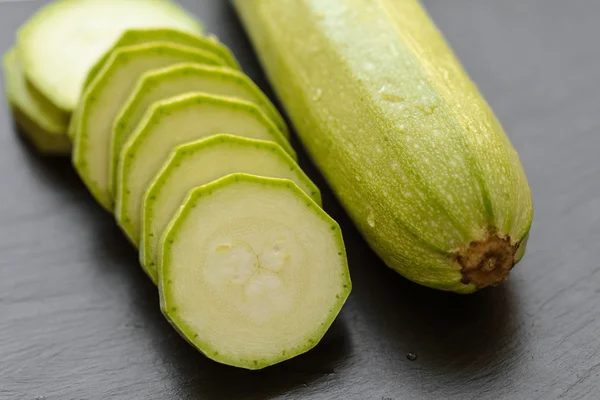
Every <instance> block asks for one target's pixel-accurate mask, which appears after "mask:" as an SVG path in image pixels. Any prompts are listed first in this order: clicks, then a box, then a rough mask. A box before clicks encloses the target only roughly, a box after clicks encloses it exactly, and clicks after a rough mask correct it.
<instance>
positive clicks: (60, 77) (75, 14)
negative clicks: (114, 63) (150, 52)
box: [17, 0, 203, 113]
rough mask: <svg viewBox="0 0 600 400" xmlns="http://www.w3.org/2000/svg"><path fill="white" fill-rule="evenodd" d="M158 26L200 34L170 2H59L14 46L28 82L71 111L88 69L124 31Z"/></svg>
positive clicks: (30, 24) (33, 20) (30, 22)
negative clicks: (75, 38) (16, 48)
mask: <svg viewBox="0 0 600 400" xmlns="http://www.w3.org/2000/svg"><path fill="white" fill-rule="evenodd" d="M157 26H160V27H169V28H176V29H178V30H184V31H187V32H191V33H196V34H200V33H202V31H203V28H202V25H201V24H200V22H199V21H198V20H196V19H195V18H194V17H192V16H191V15H190V14H188V13H186V12H185V11H184V10H183V9H181V8H180V7H179V6H178V5H177V4H176V3H174V2H171V1H162V0H161V1H147V0H59V1H53V2H51V3H49V4H47V5H46V6H44V7H42V8H41V9H40V10H39V11H38V12H37V13H36V14H35V15H34V16H33V17H31V18H30V19H29V20H28V21H27V22H26V23H25V24H23V26H21V28H20V29H19V31H18V32H17V47H18V49H19V52H20V56H21V60H22V62H23V68H24V71H25V74H26V76H27V79H28V80H29V81H30V82H32V84H33V86H35V87H36V88H37V89H39V91H40V93H42V94H43V95H44V96H45V97H46V98H47V99H48V101H49V102H50V103H52V104H55V105H56V106H57V107H58V108H60V109H61V110H63V111H65V112H67V113H71V112H72V111H73V110H74V108H75V107H76V105H77V103H78V101H79V98H80V95H81V90H82V86H83V82H84V81H85V77H86V75H87V73H88V71H89V69H90V68H91V67H92V65H93V64H94V63H95V62H96V61H97V60H98V58H100V57H101V56H102V55H103V54H104V53H105V52H106V51H107V50H108V49H109V48H110V46H111V45H113V44H114V42H115V41H116V40H117V38H118V37H119V36H120V35H121V34H122V32H123V31H124V30H126V29H128V28H151V27H157ZM75 36H76V37H77V40H74V37H75ZM65 43H69V45H68V46H66V45H65Z"/></svg>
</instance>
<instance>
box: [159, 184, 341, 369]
mask: <svg viewBox="0 0 600 400" xmlns="http://www.w3.org/2000/svg"><path fill="white" fill-rule="evenodd" d="M225 189H227V190H225ZM225 189H224V190H222V191H221V192H217V193H214V194H213V195H211V196H209V197H208V198H206V199H201V200H200V201H199V202H198V204H197V205H196V207H195V208H193V209H192V210H191V211H190V212H189V214H188V215H187V217H186V220H185V221H184V222H183V224H182V225H181V227H180V228H179V230H178V232H177V235H176V238H175V240H174V243H173V245H172V247H171V249H170V250H168V251H167V253H166V257H165V259H166V260H167V259H168V261H167V265H166V266H165V269H164V270H163V271H164V275H165V276H163V278H162V282H166V281H170V282H171V283H170V284H169V287H168V289H167V293H166V294H165V296H166V299H167V301H166V304H167V308H169V307H176V321H179V322H180V323H182V324H184V325H185V326H187V327H188V328H187V329H188V334H191V333H195V334H198V337H197V338H196V339H193V340H195V341H196V342H197V343H200V347H202V350H203V351H205V352H206V353H208V354H209V355H211V352H212V353H214V352H217V351H218V353H219V354H220V356H222V357H226V358H229V359H237V360H256V359H259V360H260V359H274V358H278V357H281V356H282V354H286V353H287V354H290V353H293V352H294V351H296V350H297V349H299V348H304V347H305V346H307V345H308V344H309V343H311V341H312V343H316V341H318V340H319V339H320V337H321V336H322V335H323V334H324V332H325V331H326V325H327V323H328V322H330V319H331V318H332V314H333V315H335V313H336V312H337V311H338V310H336V309H335V308H336V304H339V299H340V298H342V297H343V296H344V294H343V293H344V291H345V289H344V288H343V285H344V283H345V281H344V279H345V278H344V277H343V271H344V268H345V267H344V266H343V260H342V256H341V255H340V254H341V253H340V252H341V251H342V250H341V249H340V248H339V244H338V242H337V241H336V238H335V236H334V234H333V233H332V230H331V226H330V225H329V224H328V223H326V222H325V221H324V220H322V219H321V218H320V217H319V216H318V215H317V214H316V213H315V212H314V210H312V209H311V208H310V207H308V206H307V204H306V202H305V199H303V198H300V196H297V195H296V194H295V193H292V192H288V191H285V190H282V189H281V188H279V189H273V188H269V187H261V186H258V187H256V185H254V186H252V185H251V184H249V183H240V184H239V185H232V187H231V188H229V187H228V188H225ZM332 310H333V311H332ZM183 330H184V331H186V328H184V329H183ZM284 358H285V356H284Z"/></svg>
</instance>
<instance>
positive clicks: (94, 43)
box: [4, 0, 351, 369]
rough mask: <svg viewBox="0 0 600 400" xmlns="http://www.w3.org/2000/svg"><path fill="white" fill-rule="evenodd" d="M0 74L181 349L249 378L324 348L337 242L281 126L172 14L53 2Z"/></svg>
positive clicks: (197, 27)
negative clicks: (130, 256) (126, 248)
mask: <svg viewBox="0 0 600 400" xmlns="http://www.w3.org/2000/svg"><path fill="white" fill-rule="evenodd" d="M4 66H5V74H6V82H7V84H6V89H7V97H8V99H9V102H10V104H11V106H12V109H13V113H14V116H15V120H16V122H17V124H18V125H19V127H20V131H21V132H23V133H24V134H25V135H26V136H27V138H28V139H29V140H30V141H31V142H32V143H33V145H34V146H35V147H36V148H37V149H38V150H39V151H41V152H44V153H49V154H71V156H72V160H73V165H74V166H75V168H76V170H77V172H78V174H79V176H80V177H81V179H82V180H83V182H84V183H85V185H86V186H87V187H88V189H89V191H90V192H91V193H92V195H93V196H94V197H95V198H96V199H97V201H98V202H99V203H100V204H101V205H102V206H103V207H104V208H105V209H106V210H108V211H110V212H112V213H114V216H115V218H116V220H117V223H118V224H119V226H120V227H121V228H122V230H123V232H124V233H125V234H126V235H127V237H128V238H129V240H130V241H131V243H132V244H133V245H134V246H136V247H137V248H139V251H140V261H141V265H142V266H143V268H144V270H145V271H146V273H147V274H148V275H149V277H150V278H151V279H152V281H153V282H155V283H156V284H157V285H158V287H159V291H160V301H161V308H162V311H163V313H164V315H165V316H166V317H167V319H168V320H169V321H170V322H171V324H172V325H173V326H174V327H175V328H176V329H177V330H178V331H179V332H180V333H181V334H182V335H183V336H184V337H185V338H186V339H187V340H188V341H189V342H190V343H191V344H193V345H194V346H195V347H196V348H198V349H199V350H200V351H202V352H203V353H204V354H205V355H207V356H208V357H209V358H212V359H213V360H216V361H218V362H221V363H225V364H228V365H232V366H237V367H242V368H249V369H259V368H263V367H266V366H269V365H273V364H275V363H278V362H280V361H283V360H287V359H289V358H292V357H294V356H296V355H298V354H301V353H303V352H305V351H307V350H309V349H311V348H312V347H314V346H315V345H316V344H317V343H318V342H319V340H320V339H321V338H322V337H323V335H324V334H325V332H326V331H327V330H328V328H329V326H330V325H331V324H332V322H333V320H334V319H335V317H336V316H337V314H338V313H339V311H340V309H341V307H342V305H343V304H344V302H345V300H346V299H347V297H348V295H349V293H350V290H351V282H350V277H349V273H348V267H347V260H346V253H345V249H344V243H343V240H342V235H341V232H340V228H339V226H338V224H337V223H336V222H335V221H333V220H332V219H331V218H330V217H329V216H328V215H327V214H326V213H325V212H324V211H323V210H322V209H321V198H320V193H319V190H318V189H317V187H316V186H315V185H314V184H313V183H312V182H311V180H310V179H309V178H308V177H307V176H306V175H305V174H304V172H303V171H302V170H301V169H300V167H299V166H298V165H297V163H296V161H295V160H296V154H295V152H294V150H293V149H292V147H291V145H290V143H289V141H288V138H289V131H288V128H287V126H286V123H285V121H284V119H283V118H282V117H281V115H280V114H279V112H278V111H277V109H276V108H275V107H274V106H273V105H272V104H271V102H270V101H269V99H268V98H267V97H266V96H265V95H264V94H263V93H262V92H261V91H260V89H259V88H258V87H257V86H256V85H255V84H254V83H253V82H252V81H251V80H250V79H249V78H248V77H247V76H246V75H245V74H244V73H243V72H241V71H240V67H239V64H238V62H237V61H236V59H235V57H234V56H233V54H232V53H231V51H230V50H229V49H228V48H227V47H226V46H225V45H223V44H222V43H221V42H219V41H218V39H216V38H215V37H213V36H204V35H203V30H202V27H201V24H200V23H199V22H198V21H196V20H195V19H194V18H193V17H191V16H190V15H188V14H187V13H186V12H185V11H183V10H181V9H180V8H179V7H177V6H176V5H174V4H173V3H172V2H169V1H166V0H154V1H146V0H74V1H65V0H63V1H59V2H55V3H52V4H51V5H49V6H47V7H45V8H43V9H42V10H41V11H40V12H38V13H37V14H36V15H35V16H34V17H33V18H32V19H31V20H30V21H28V22H27V23H26V24H25V25H24V26H23V27H22V28H21V29H20V31H19V34H18V38H17V45H16V46H15V48H14V49H12V50H10V51H9V52H8V53H7V54H6V55H5V59H4Z"/></svg>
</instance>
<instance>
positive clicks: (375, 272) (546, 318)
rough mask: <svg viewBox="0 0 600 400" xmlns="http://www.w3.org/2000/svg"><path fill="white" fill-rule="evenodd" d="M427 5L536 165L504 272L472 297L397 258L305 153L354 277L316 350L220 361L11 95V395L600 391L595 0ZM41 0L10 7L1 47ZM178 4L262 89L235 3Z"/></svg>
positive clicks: (6, 256)
mask: <svg viewBox="0 0 600 400" xmlns="http://www.w3.org/2000/svg"><path fill="white" fill-rule="evenodd" d="M424 3H425V5H426V6H427V7H428V9H429V10H430V12H431V13H432V15H433V17H434V18H435V20H436V21H437V23H438V24H439V26H440V27H441V28H442V30H443V31H444V32H445V34H446V36H447V37H448V39H449V40H450V42H451V43H452V45H453V47H454V48H455V49H456V51H457V53H458V55H459V56H460V57H461V59H462V60H463V62H464V64H465V65H466V67H467V69H468V70H469V72H470V73H471V74H472V76H473V78H474V79H475V81H476V82H477V83H478V84H479V86H480V87H481V90H482V92H483V93H484V95H485V96H486V98H487V99H488V100H489V102H490V103H491V105H492V106H493V108H494V109H495V111H496V112H497V114H498V115H499V117H500V119H501V120H502V121H503V123H504V125H505V127H506V130H507V131H508V133H509V135H510V137H511V139H512V140H513V142H514V144H515V146H516V148H517V149H518V150H519V151H520V154H521V156H522V159H523V163H524V165H525V168H526V170H527V173H528V175H529V179H530V183H531V186H532V190H533V194H534V199H535V203H536V218H535V225H534V228H533V231H532V233H531V240H530V245H529V252H528V254H527V256H526V258H525V260H524V261H523V262H522V264H520V265H519V266H518V268H516V269H515V270H514V273H513V274H512V277H511V279H510V281H509V282H508V283H507V284H505V285H503V286H501V287H499V288H495V289H490V290H485V291H483V292H481V293H479V294H476V295H473V296H469V297H460V296H455V295H451V294H445V293H439V292H434V291H432V290H428V289H424V288H421V287H418V286H417V285H415V284H412V283H410V282H408V281H406V280H404V279H402V278H401V277H400V276H397V275H396V274H395V273H393V272H392V271H390V270H388V269H386V268H384V266H383V265H382V264H381V262H380V261H378V259H377V258H376V257H375V256H374V255H373V253H372V252H370V251H369V249H368V247H367V246H366V245H365V243H364V241H363V240H362V239H361V238H360V236H359V235H358V234H357V232H356V230H355V229H354V227H353V226H352V224H351V223H350V221H349V220H348V218H347V217H346V215H345V214H344V213H343V211H342V210H341V209H340V207H339V205H338V204H337V203H336V201H335V200H334V198H333V196H332V195H331V193H330V192H329V191H328V190H327V188H326V185H325V183H324V182H323V181H322V179H320V177H319V175H318V173H317V172H316V171H315V170H314V168H312V167H311V166H310V165H308V164H307V162H306V160H307V158H306V156H305V155H304V154H302V159H303V161H304V166H305V167H306V168H307V171H308V172H309V174H310V175H311V177H313V178H314V179H315V180H316V181H317V183H318V184H319V185H320V186H321V187H322V188H323V189H324V195H325V207H326V209H327V211H328V212H330V213H331V214H332V215H333V216H334V217H335V218H337V219H338V220H339V221H340V223H341V225H342V227H343V229H344V232H345V237H346V241H347V244H348V249H349V257H350V261H351V272H352V276H353V280H354V287H355V289H354V292H353V294H352V296H351V297H350V299H349V301H348V303H347V305H346V307H345V308H344V310H343V312H342V314H341V315H340V317H339V318H338V320H337V322H336V323H335V325H334V326H333V328H332V329H331V331H330V333H329V334H328V335H327V336H326V338H325V339H324V341H323V342H322V344H321V345H319V346H318V348H317V349H315V350H314V351H312V352H310V353H309V354H307V355H305V356H302V357H299V358H297V359H295V360H293V361H290V362H287V363H284V364H282V365H279V366H276V367H274V368H270V369H267V370H264V371H262V372H255V373H251V372H247V371H242V370H235V369H232V368H229V367H225V366H221V365H217V364H215V363H213V362H211V361H208V360H207V359H205V358H203V357H202V356H201V355H200V354H198V353H196V352H195V351H193V350H192V348H191V347H190V346H188V345H187V344H186V343H185V342H184V341H183V340H182V339H180V338H179V337H178V336H177V335H176V334H175V332H174V331H173V330H172V329H171V328H170V326H169V325H168V324H167V323H166V322H165V320H164V319H163V318H162V316H161V314H160V311H159V307H158V303H157V302H158V297H157V293H156V290H155V288H154V287H153V286H152V284H151V283H150V282H149V280H148V279H147V278H146V277H145V276H144V274H143V272H141V270H140V268H138V266H137V257H136V253H135V251H134V250H133V249H132V248H131V247H130V246H129V245H128V243H127V241H126V240H125V239H124V238H123V236H122V235H121V234H120V232H119V230H118V229H117V227H116V226H115V224H114V223H113V221H112V219H111V218H110V216H109V215H107V214H105V213H104V212H103V211H102V210H101V209H100V207H98V206H97V205H96V204H95V203H94V201H93V200H92V199H91V197H90V196H89V195H88V194H87V193H86V191H85V189H84V188H83V187H82V184H81V183H80V182H79V180H78V179H77V177H76V175H75V174H74V172H73V171H72V169H71V168H70V166H69V163H68V162H67V161H50V160H44V159H41V158H39V157H37V156H36V155H34V154H33V153H32V152H31V151H30V149H28V147H27V146H26V145H24V143H23V142H22V141H21V140H19V139H18V137H17V136H16V135H15V134H14V128H13V126H12V122H11V119H10V117H9V115H8V113H7V108H6V104H5V101H4V99H0V184H1V193H0V398H2V399H34V398H38V399H42V398H43V399H47V400H71V399H73V400H88V399H89V400H91V399H94V400H95V399H128V400H133V399H144V400H146V399H194V400H196V399H267V398H268V399H323V400H325V399H357V400H362V399H374V400H382V399H391V400H399V399H433V398H436V399H440V398H447V399H457V400H464V399H471V398H478V399H481V398H484V399H485V398H493V399H587V398H589V399H597V398H600V354H599V349H600V335H599V332H600V289H599V288H600V284H599V282H600V257H599V253H600V250H599V242H600V221H599V219H600V211H599V208H600V158H599V156H598V153H599V149H600V108H599V107H600V44H599V41H598V40H599V38H600V25H599V24H598V19H599V17H600V2H598V1H597V0H570V1H564V0H503V1H497V0H477V1H475V0H453V1H448V0H425V1H424ZM39 4H40V3H39V2H24V1H21V2H9V3H4V2H2V3H1V4H0V50H2V51H4V50H6V49H7V48H8V47H9V45H10V43H11V42H12V40H13V35H14V31H15V29H16V28H17V26H19V25H20V24H21V23H22V22H23V21H24V20H25V19H26V18H27V17H28V16H29V15H31V13H32V12H33V11H34V10H35V9H36V8H37V7H38V6H39ZM184 4H185V5H186V7H187V8H188V9H189V10H191V11H193V12H195V13H197V14H198V15H200V16H202V18H203V19H204V20H205V21H206V24H207V26H208V27H209V29H210V31H212V32H215V33H217V34H218V35H219V36H220V37H221V38H222V40H223V41H224V42H226V43H227V44H228V45H230V46H231V47H232V49H233V50H234V52H235V53H236V55H237V56H238V57H239V59H240V60H241V62H242V64H243V66H244V68H245V70H246V71H247V72H248V73H249V74H250V75H251V76H252V77H253V78H255V79H256V80H257V82H258V83H259V84H260V85H262V86H263V88H267V85H266V82H265V79H264V77H263V75H262V74H261V72H260V70H259V68H258V66H257V62H256V59H255V58H254V56H253V53H252V51H251V50H250V49H249V44H248V42H247V40H246V39H245V36H244V34H243V32H242V30H241V29H240V25H239V23H238V22H237V20H236V18H235V16H234V14H233V12H232V10H231V9H230V7H229V6H228V4H227V2H226V1H220V0H202V1H200V0H187V1H185V2H184ZM269 93H271V92H269ZM295 144H296V147H297V148H298V146H297V143H295ZM407 353H414V354H415V355H416V356H417V359H416V360H415V361H410V360H408V359H407Z"/></svg>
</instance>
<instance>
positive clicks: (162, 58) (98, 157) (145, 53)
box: [73, 42, 221, 211]
mask: <svg viewBox="0 0 600 400" xmlns="http://www.w3.org/2000/svg"><path fill="white" fill-rule="evenodd" d="M182 62H196V63H203V64H209V65H219V64H220V63H221V60H220V59H218V58H216V57H215V56H213V55H212V54H211V53H206V52H204V51H202V50H198V49H194V48H191V47H187V46H181V45H176V44H172V43H166V42H153V43H149V44H142V45H136V46H129V47H122V48H120V49H118V50H116V51H115V52H113V54H112V55H111V57H110V58H109V60H108V61H107V63H106V64H105V66H104V67H103V68H102V71H100V73H99V74H98V76H97V77H96V79H94V81H93V82H92V84H91V85H90V87H89V88H88V89H86V91H85V94H84V95H83V98H82V100H81V103H80V104H79V106H78V110H77V113H76V117H75V121H76V122H77V129H76V132H75V137H74V149H73V163H74V165H75V168H76V169H77V171H78V172H79V175H80V176H81V178H82V179H83V181H84V182H85V184H86V185H87V187H88V188H89V190H90V191H91V192H92V194H93V195H94V197H95V198H96V199H97V200H98V202H99V203H100V204H101V205H102V206H103V207H104V208H106V209H107V210H109V211H112V208H113V199H112V196H111V195H110V192H109V162H110V161H109V160H110V159H109V156H110V142H111V136H112V127H113V122H114V120H115V117H116V116H117V115H118V113H119V111H120V110H121V108H122V107H123V104H125V102H126V101H127V98H128V97H129V95H130V94H131V91H132V90H133V88H134V87H135V85H136V83H137V80H138V78H139V77H140V76H141V75H142V74H144V73H145V72H147V71H150V70H152V69H155V68H162V67H165V66H168V65H173V64H177V63H182Z"/></svg>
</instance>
